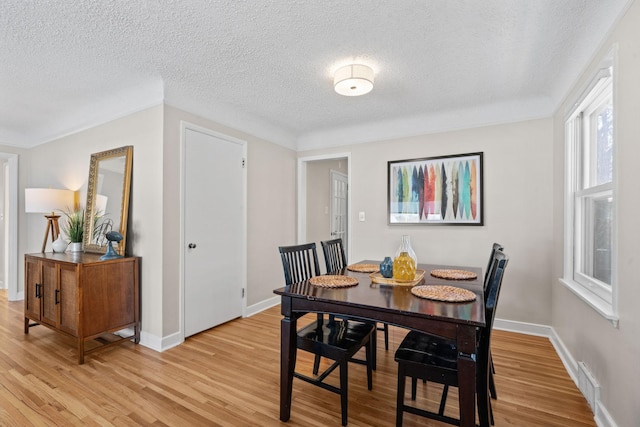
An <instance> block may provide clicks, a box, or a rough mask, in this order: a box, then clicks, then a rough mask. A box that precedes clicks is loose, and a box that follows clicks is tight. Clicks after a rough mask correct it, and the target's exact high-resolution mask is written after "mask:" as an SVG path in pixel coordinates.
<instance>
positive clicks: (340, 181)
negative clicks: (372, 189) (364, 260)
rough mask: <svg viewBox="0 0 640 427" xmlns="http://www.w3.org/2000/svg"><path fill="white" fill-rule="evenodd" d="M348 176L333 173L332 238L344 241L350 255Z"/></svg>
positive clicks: (346, 251) (345, 248)
mask: <svg viewBox="0 0 640 427" xmlns="http://www.w3.org/2000/svg"><path fill="white" fill-rule="evenodd" d="M348 187H349V186H348V178H347V175H345V174H343V173H340V172H336V171H331V195H330V198H331V203H330V204H331V207H330V209H331V221H330V222H331V225H330V227H331V238H332V239H339V238H341V239H342V245H343V246H344V252H345V254H348V253H349V251H348V247H349V246H348V245H349V242H348V241H347V236H348V235H349V233H347V201H348V190H349V188H348Z"/></svg>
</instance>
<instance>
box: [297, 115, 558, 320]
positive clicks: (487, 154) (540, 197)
mask: <svg viewBox="0 0 640 427" xmlns="http://www.w3.org/2000/svg"><path fill="white" fill-rule="evenodd" d="M552 136H553V135H552V121H551V119H544V120H533V121H527V122H520V123H512V124H504V125H496V126H488V127H483V128H476V129H468V130H462V131H456V132H447V133H441V134H433V135H423V136H416V137H412V138H402V139H397V140H389V141H380V142H374V143H367V144H358V145H353V146H350V147H340V148H339V149H336V150H337V152H345V151H350V152H351V170H350V171H349V174H350V176H351V189H350V191H351V201H352V206H351V226H352V229H351V232H352V234H351V236H352V239H351V254H352V258H353V260H352V261H353V262H355V261H358V260H362V259H382V258H383V257H384V256H392V255H393V254H394V253H395V251H396V249H397V247H398V246H399V244H400V237H401V235H402V234H409V235H410V236H411V242H412V246H413V249H414V250H415V252H416V254H417V257H418V262H427V263H441V264H458V265H461V264H462V265H473V266H479V267H482V268H483V269H484V267H485V266H486V263H487V261H488V257H489V252H490V249H491V245H492V244H493V242H496V241H497V242H500V243H502V244H503V245H504V246H505V250H506V252H507V253H508V254H509V256H510V257H511V260H510V262H509V269H508V271H507V274H506V275H505V279H504V286H503V290H502V293H501V296H500V306H499V307H498V313H497V316H498V317H499V318H502V319H509V320H516V321H522V322H531V323H538V324H545V325H547V324H550V322H551V282H552V280H551V249H552V247H553V246H552V240H553V233H552V224H553V223H552V220H553V216H552V214H553V198H552V194H553V187H552V177H553V176H552V172H553V167H552V165H553V157H552V155H553V152H552V141H553V140H552ZM478 151H482V152H484V205H485V211H484V215H485V225H484V226H481V227H478V226H433V225H432V226H426V225H414V226H401V225H393V226H390V225H387V193H386V192H387V162H388V161H390V160H402V159H413V158H420V157H431V156H441V155H449V154H461V153H469V152H478ZM331 152H335V151H333V150H318V151H313V152H301V153H298V155H299V156H300V157H305V156H311V155H317V154H327V153H331ZM360 211H364V212H365V214H366V221H365V222H360V221H358V218H357V215H358V212H360Z"/></svg>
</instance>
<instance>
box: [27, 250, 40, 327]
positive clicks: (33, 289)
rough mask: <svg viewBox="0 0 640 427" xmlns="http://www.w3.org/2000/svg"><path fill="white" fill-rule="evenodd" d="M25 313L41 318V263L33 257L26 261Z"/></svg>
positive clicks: (36, 318)
mask: <svg viewBox="0 0 640 427" xmlns="http://www.w3.org/2000/svg"><path fill="white" fill-rule="evenodd" d="M24 270H25V280H24V314H25V316H28V317H30V318H31V319H34V320H40V263H39V262H38V260H34V259H33V258H28V257H27V258H26V259H25V262H24Z"/></svg>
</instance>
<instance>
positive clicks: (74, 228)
mask: <svg viewBox="0 0 640 427" xmlns="http://www.w3.org/2000/svg"><path fill="white" fill-rule="evenodd" d="M63 214H64V216H65V217H66V219H65V221H64V222H63V223H62V231H63V232H64V234H66V235H67V237H68V238H69V240H71V244H70V245H69V250H70V251H71V252H82V235H83V233H84V209H82V208H80V209H76V210H67V211H64V212H63Z"/></svg>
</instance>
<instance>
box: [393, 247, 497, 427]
mask: <svg viewBox="0 0 640 427" xmlns="http://www.w3.org/2000/svg"><path fill="white" fill-rule="evenodd" d="M507 263H508V257H507V256H506V255H505V254H504V253H502V252H501V251H496V254H495V256H494V262H493V265H492V266H491V268H490V269H489V275H488V276H487V279H488V282H489V285H488V287H487V291H486V292H487V294H488V295H487V298H485V320H486V322H487V325H486V327H484V328H481V329H480V331H479V334H478V346H477V351H476V353H477V360H476V386H477V387H476V397H477V401H478V418H479V420H480V425H489V423H491V424H493V413H492V410H491V399H490V397H489V372H490V351H489V349H490V346H491V331H492V329H493V320H494V316H495V308H496V305H497V302H498V296H499V294H500V287H501V285H502V278H503V276H504V270H505V268H506V266H507ZM457 356H458V350H457V345H456V342H455V341H452V340H448V339H444V338H434V337H433V336H432V335H427V334H423V333H421V332H417V331H411V332H409V333H408V334H407V336H406V337H405V339H404V340H403V341H402V343H401V344H400V346H399V347H398V350H397V351H396V354H395V360H396V362H398V396H397V407H396V411H397V412H396V426H398V427H399V426H402V416H403V414H404V412H409V413H412V414H416V415H420V416H424V417H427V418H432V419H435V420H439V421H443V422H446V423H449V424H454V425H459V424H460V421H459V420H458V419H456V418H452V417H449V416H446V415H444V409H445V405H446V400H447V393H448V391H449V387H450V386H453V387H457V386H458V369H457ZM406 377H411V399H412V400H414V401H415V399H416V389H417V379H418V378H419V379H422V380H426V381H427V382H428V381H431V382H436V383H439V384H443V385H444V388H443V390H442V397H441V400H440V407H439V408H438V412H437V413H436V412H432V411H428V410H425V409H421V408H418V407H415V406H410V405H406V404H405V402H404V394H405V382H406Z"/></svg>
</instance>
